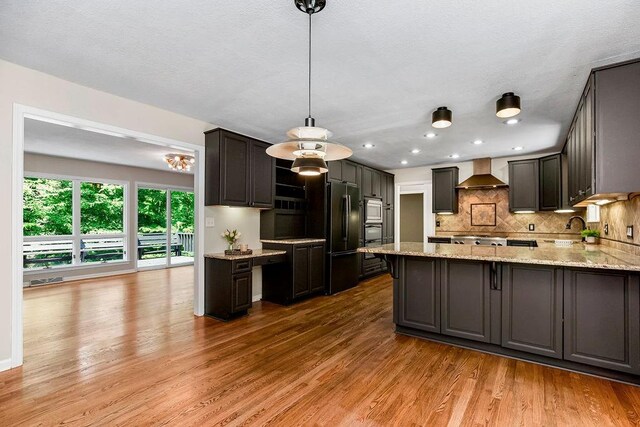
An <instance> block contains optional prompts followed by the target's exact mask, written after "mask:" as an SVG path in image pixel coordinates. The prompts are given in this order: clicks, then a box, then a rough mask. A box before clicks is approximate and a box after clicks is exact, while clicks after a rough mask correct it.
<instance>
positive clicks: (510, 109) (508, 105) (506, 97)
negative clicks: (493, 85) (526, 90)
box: [496, 92, 520, 119]
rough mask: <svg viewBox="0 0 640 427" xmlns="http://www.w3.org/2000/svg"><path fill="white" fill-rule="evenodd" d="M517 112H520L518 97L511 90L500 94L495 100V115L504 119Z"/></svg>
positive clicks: (515, 114)
mask: <svg viewBox="0 0 640 427" xmlns="http://www.w3.org/2000/svg"><path fill="white" fill-rule="evenodd" d="M518 114H520V97H519V96H518V95H516V94H514V93H513V92H507V93H504V94H502V97H501V98H500V99H498V100H497V101H496V116H498V117H500V118H501V119H506V118H509V117H513V116H517V115H518Z"/></svg>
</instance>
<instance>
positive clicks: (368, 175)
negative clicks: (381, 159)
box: [361, 168, 373, 197]
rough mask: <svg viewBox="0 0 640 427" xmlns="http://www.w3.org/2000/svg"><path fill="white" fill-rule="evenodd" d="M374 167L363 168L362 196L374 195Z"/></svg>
mask: <svg viewBox="0 0 640 427" xmlns="http://www.w3.org/2000/svg"><path fill="white" fill-rule="evenodd" d="M372 189H373V169H369V168H362V191H361V193H362V197H373V191H372Z"/></svg>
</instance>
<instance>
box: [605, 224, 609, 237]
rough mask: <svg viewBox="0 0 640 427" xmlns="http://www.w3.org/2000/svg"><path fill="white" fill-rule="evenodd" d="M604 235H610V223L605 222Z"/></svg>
mask: <svg viewBox="0 0 640 427" xmlns="http://www.w3.org/2000/svg"><path fill="white" fill-rule="evenodd" d="M604 235H605V236H608V235H609V223H608V222H607V223H605V225H604Z"/></svg>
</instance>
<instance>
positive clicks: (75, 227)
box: [22, 171, 130, 273]
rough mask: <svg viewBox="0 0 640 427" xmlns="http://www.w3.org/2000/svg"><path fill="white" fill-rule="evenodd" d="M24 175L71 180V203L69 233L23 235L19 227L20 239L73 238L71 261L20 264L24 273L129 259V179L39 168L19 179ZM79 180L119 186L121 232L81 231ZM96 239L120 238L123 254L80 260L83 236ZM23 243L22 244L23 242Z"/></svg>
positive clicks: (24, 241) (89, 266)
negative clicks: (49, 264)
mask: <svg viewBox="0 0 640 427" xmlns="http://www.w3.org/2000/svg"><path fill="white" fill-rule="evenodd" d="M27 178H39V179H51V180H59V181H71V185H72V191H71V195H72V196H71V197H72V202H71V207H72V219H71V226H72V228H71V229H72V234H69V235H62V236H53V235H45V236H25V235H24V230H23V237H22V240H23V243H28V242H43V241H45V242H46V241H54V240H71V241H73V250H72V260H71V264H63V265H59V266H58V265H56V266H52V267H35V268H24V272H25V273H30V272H42V271H50V270H54V269H55V270H62V269H75V268H95V267H100V266H106V265H117V264H126V263H129V262H130V256H129V227H130V224H129V218H130V215H129V213H130V203H129V181H123V180H116V179H108V178H92V177H84V176H76V175H63V174H51V173H40V172H28V171H25V172H24V176H23V180H24V179H27ZM83 182H90V183H94V184H96V183H99V184H113V185H119V186H122V187H123V192H122V197H123V202H124V206H123V209H122V217H123V218H122V225H123V226H122V233H106V234H81V232H80V230H81V221H82V218H81V214H80V213H81V197H82V196H81V185H82V183H83ZM97 238H98V239H99V238H105V239H110V238H121V239H123V240H122V241H123V256H122V259H121V260H114V261H104V262H90V263H87V262H82V260H81V259H82V257H81V246H82V243H81V242H82V240H83V239H97ZM23 246H24V244H23Z"/></svg>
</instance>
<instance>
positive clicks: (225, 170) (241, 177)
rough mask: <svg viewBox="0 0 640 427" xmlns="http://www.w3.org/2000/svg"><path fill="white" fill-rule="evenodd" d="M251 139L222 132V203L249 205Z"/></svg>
mask: <svg viewBox="0 0 640 427" xmlns="http://www.w3.org/2000/svg"><path fill="white" fill-rule="evenodd" d="M251 142H252V141H251V139H249V138H246V137H243V136H240V135H236V134H232V133H228V132H222V134H221V135H220V178H221V179H220V186H221V197H220V204H222V205H229V206H249V146H250V145H251Z"/></svg>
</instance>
